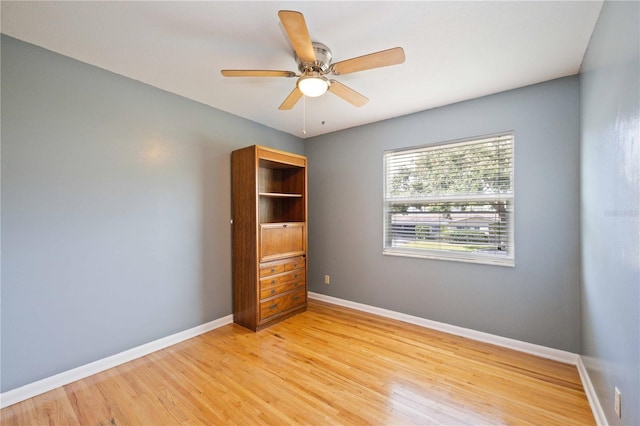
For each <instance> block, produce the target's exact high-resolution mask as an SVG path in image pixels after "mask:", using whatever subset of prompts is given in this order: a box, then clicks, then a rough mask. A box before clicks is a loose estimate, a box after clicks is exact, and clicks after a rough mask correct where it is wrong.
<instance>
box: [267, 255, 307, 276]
mask: <svg viewBox="0 0 640 426" xmlns="http://www.w3.org/2000/svg"><path fill="white" fill-rule="evenodd" d="M304 267H305V257H304V256H296V257H292V258H290V259H284V260H276V261H274V262H267V263H261V264H260V277H261V278H262V277H267V276H269V275H275V274H280V273H282V272H286V271H293V270H294V269H301V268H304Z"/></svg>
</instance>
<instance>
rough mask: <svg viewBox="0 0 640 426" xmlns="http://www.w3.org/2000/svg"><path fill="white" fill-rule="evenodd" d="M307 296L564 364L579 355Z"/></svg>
mask: <svg viewBox="0 0 640 426" xmlns="http://www.w3.org/2000/svg"><path fill="white" fill-rule="evenodd" d="M309 298H311V299H316V300H320V301H323V302H327V303H333V304H334V305H340V306H344V307H347V308H352V309H357V310H359V311H363V312H369V313H371V314H375V315H380V316H382V317H386V318H391V319H396V320H399V321H404V322H407V323H409V324H415V325H419V326H422V327H426V328H431V329H433V330H438V331H442V332H445V333H449V334H454V335H456V336H462V337H466V338H469V339H472V340H476V341H479V342H485V343H490V344H492V345H496V346H501V347H503V348H509V349H515V350H517V351H520V352H524V353H528V354H531V355H536V356H539V357H542V358H546V359H551V360H554V361H559V362H563V363H565V364H571V365H577V363H578V359H579V355H577V354H574V353H572V352H567V351H563V350H560V349H553V348H548V347H546V346H541V345H536V344H534V343H527V342H523V341H520V340H515V339H509V338H507V337H501V336H496V335H495V334H489V333H484V332H481V331H476V330H472V329H469V328H464V327H458V326H456V325H450V324H446V323H443V322H438V321H432V320H428V319H425V318H420V317H416V316H413V315H407V314H403V313H401V312H395V311H390V310H388V309H383V308H378V307H375V306H370V305H364V304H362V303H357V302H352V301H350V300H344V299H339V298H337V297H333V296H326V295H324V294H320V293H313V292H309Z"/></svg>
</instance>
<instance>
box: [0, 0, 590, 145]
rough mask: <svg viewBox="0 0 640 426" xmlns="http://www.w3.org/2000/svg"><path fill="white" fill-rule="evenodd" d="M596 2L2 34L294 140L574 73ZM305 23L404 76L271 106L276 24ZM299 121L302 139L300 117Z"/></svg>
mask: <svg viewBox="0 0 640 426" xmlns="http://www.w3.org/2000/svg"><path fill="white" fill-rule="evenodd" d="M601 6H602V1H533V2H524V1H501V2H485V1H472V2H453V1H452V2H419V1H412V2H398V1H391V2H381V1H356V2H344V1H340V2H337V1H336V2H331V1H316V2H311V1H289V2H270V1H260V2H245V1H215V2H181V1H172V2H66V1H59V2H58V1H52V2H11V1H4V0H3V1H2V6H1V7H2V10H1V13H2V23H1V30H2V32H3V33H5V34H7V35H10V36H12V37H15V38H18V39H20V40H24V41H27V42H30V43H33V44H36V45H38V46H42V47H44V48H47V49H49V50H52V51H55V52H58V53H61V54H63V55H67V56H70V57H72V58H75V59H78V60H80V61H83V62H87V63H89V64H92V65H96V66H98V67H101V68H104V69H107V70H110V71H113V72H115V73H117V74H121V75H124V76H127V77H130V78H133V79H135V80H139V81H142V82H144V83H147V84H150V85H152V86H155V87H158V88H161V89H164V90H166V91H169V92H172V93H175V94H178V95H181V96H184V97H186V98H190V99H193V100H196V101H198V102H202V103H204V104H207V105H210V106H212V107H215V108H218V109H220V110H223V111H227V112H230V113H233V114H236V115H239V116H241V117H244V118H247V119H249V120H253V121H256V122H258V123H262V124H264V125H266V126H269V127H272V128H275V129H279V130H282V131H284V132H288V133H291V134H293V135H296V136H299V137H303V138H304V137H311V136H315V135H319V134H323V133H328V132H332V131H336V130H340V129H345V128H349V127H353V126H358V125H361V124H366V123H371V122H374V121H379V120H384V119H388V118H392V117H397V116H401V115H405V114H409V113H412V112H416V111H421V110H425V109H429V108H434V107H438V106H442V105H446V104H450V103H453V102H458V101H462V100H466V99H472V98H476V97H479V96H483V95H487V94H491V93H497V92H501V91H504V90H508V89H513V88H516V87H522V86H526V85H529V84H533V83H538V82H542V81H546V80H550V79H554V78H558V77H563V76H567V75H573V74H577V73H578V71H579V69H580V65H581V62H582V57H583V55H584V52H585V50H586V47H587V44H588V42H589V38H590V36H591V33H592V31H593V28H594V26H595V23H596V20H597V17H598V14H599V12H600V8H601ZM280 9H288V10H297V11H300V12H302V13H303V14H304V16H305V19H306V21H307V26H308V27H309V33H310V35H311V39H312V40H314V41H319V42H321V43H324V44H326V45H328V46H329V47H330V48H331V50H332V51H333V56H334V62H338V61H341V60H344V59H349V58H352V57H355V56H360V55H363V54H367V53H371V52H375V51H379V50H384V49H387V48H391V47H396V46H401V47H403V48H404V50H405V54H406V61H405V63H404V64H401V65H395V66H391V67H386V68H379V69H375V70H368V71H362V72H359V73H354V74H348V75H344V76H338V77H335V78H336V79H337V80H339V81H340V82H342V83H344V84H346V85H348V86H349V87H351V88H353V89H354V90H356V91H358V92H360V93H362V94H363V95H365V96H367V97H368V98H369V99H370V101H369V103H368V104H366V105H365V106H363V107H361V108H355V107H353V106H352V105H350V104H348V103H347V102H345V101H343V100H342V99H340V98H338V97H337V96H334V95H333V94H331V93H327V94H325V95H323V96H322V97H320V98H308V99H306V105H303V102H302V100H301V101H300V102H298V104H297V105H296V106H295V107H294V109H292V110H290V111H280V110H278V106H279V105H280V104H281V103H282V101H283V100H284V99H285V97H286V96H287V95H288V94H289V92H290V91H291V90H292V89H293V87H294V85H295V78H225V77H222V76H221V74H220V69H223V68H232V69H276V70H291V71H296V72H297V66H296V63H295V61H294V59H293V50H292V48H291V46H290V44H289V42H288V40H287V38H286V35H285V32H284V30H283V29H282V25H281V24H280V21H279V19H278V15H277V12H278V10H280ZM304 106H306V108H304V110H306V134H303V133H302V130H303V112H304V111H303V107H304Z"/></svg>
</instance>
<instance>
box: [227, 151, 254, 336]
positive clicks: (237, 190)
mask: <svg viewBox="0 0 640 426" xmlns="http://www.w3.org/2000/svg"><path fill="white" fill-rule="evenodd" d="M256 190H257V167H256V151H255V147H248V148H245V149H242V150H238V151H234V152H233V153H232V154H231V193H232V201H231V206H232V218H233V228H232V230H233V236H232V240H233V248H232V256H233V258H232V263H233V267H232V269H233V320H234V322H235V323H237V324H240V325H242V326H243V327H247V328H249V329H252V330H255V329H256V324H257V321H258V318H257V312H256V311H257V309H258V295H257V293H258V292H257V276H258V263H257V260H258V259H257V254H258V238H257V230H258V226H257V225H258V218H257V207H258V206H257V205H256V204H257V194H256Z"/></svg>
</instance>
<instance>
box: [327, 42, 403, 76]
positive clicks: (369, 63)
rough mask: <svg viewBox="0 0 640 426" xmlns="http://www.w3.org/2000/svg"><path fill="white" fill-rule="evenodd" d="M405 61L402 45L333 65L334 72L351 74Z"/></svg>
mask: <svg viewBox="0 0 640 426" xmlns="http://www.w3.org/2000/svg"><path fill="white" fill-rule="evenodd" d="M403 62H404V50H403V49H402V47H394V48H393V49H387V50H381V51H380V52H375V53H370V54H368V55H364V56H358V57H357V58H351V59H347V60H345V61H341V62H337V63H335V64H333V65H332V66H331V70H332V71H333V73H334V74H349V73H352V72H356V71H364V70H370V69H372V68H380V67H386V66H389V65H397V64H401V63H403Z"/></svg>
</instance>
